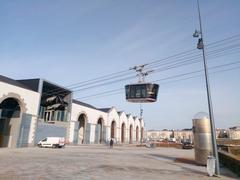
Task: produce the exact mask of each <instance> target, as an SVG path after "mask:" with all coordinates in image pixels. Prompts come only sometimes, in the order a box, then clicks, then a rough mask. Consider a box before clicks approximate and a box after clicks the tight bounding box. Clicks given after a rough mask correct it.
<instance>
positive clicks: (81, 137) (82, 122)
mask: <svg viewBox="0 0 240 180" xmlns="http://www.w3.org/2000/svg"><path fill="white" fill-rule="evenodd" d="M78 122H79V125H78V144H84V143H86V128H87V115H86V113H84V112H82V113H80V114H79V116H78Z"/></svg>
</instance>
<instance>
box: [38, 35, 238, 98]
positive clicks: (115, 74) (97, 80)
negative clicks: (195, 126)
mask: <svg viewBox="0 0 240 180" xmlns="http://www.w3.org/2000/svg"><path fill="white" fill-rule="evenodd" d="M238 36H239V35H235V36H232V37H229V38H225V39H223V40H220V41H216V43H222V42H223V41H229V40H231V41H233V40H234V38H238ZM214 44H215V42H214V43H210V45H209V46H212V45H214ZM235 45H236V44H235ZM235 45H232V46H231V47H232V48H234V46H235ZM226 48H229V46H228V47H225V49H224V48H222V49H220V50H214V51H211V52H217V51H226ZM194 50H195V49H194ZM194 50H188V51H185V52H182V53H178V54H175V55H173V56H169V57H167V58H163V59H161V60H157V61H153V62H150V63H148V64H147V65H151V64H154V63H159V62H163V61H165V60H167V59H170V58H173V57H178V56H180V55H181V56H180V57H178V58H181V59H183V57H185V56H187V55H191V54H193V51H194ZM198 54H199V53H198ZM191 57H192V58H193V57H198V55H194V56H191ZM188 58H189V57H188ZM181 59H176V60H174V61H173V60H172V61H170V62H168V63H167V64H170V63H173V62H177V61H180V60H181ZM185 59H186V58H185ZM185 61H186V60H185ZM179 63H180V62H179ZM165 64H166V63H165ZM160 65H163V64H159V65H155V66H153V65H152V67H157V66H160ZM150 67H151V66H150ZM123 73H124V74H123ZM128 74H130V72H129V70H124V71H119V72H116V73H111V74H108V75H105V76H100V77H98V78H94V79H92V80H86V81H83V82H80V83H75V84H73V85H75V86H74V87H73V88H72V89H75V88H79V87H82V86H87V85H91V84H96V83H99V82H102V81H107V80H112V79H115V78H118V77H119V75H121V76H126V75H128ZM111 75H114V76H113V77H111ZM131 77H135V76H131ZM102 78H104V79H102ZM128 78H129V79H130V77H127V78H122V79H124V80H127V79H128ZM120 80H121V79H120ZM116 81H119V80H116ZM109 83H110V84H111V82H109ZM80 84H82V85H80ZM106 84H108V83H104V85H106ZM77 85H78V86H77ZM97 86H98V85H95V86H90V87H88V88H93V87H97ZM56 89H57V88H56ZM83 89H84V90H85V89H87V88H82V89H79V90H77V91H80V90H83ZM50 91H51V92H52V93H48V92H50ZM50 91H48V92H45V93H43V95H51V94H53V93H61V92H65V91H62V90H61V91H55V90H50ZM73 92H74V91H73Z"/></svg>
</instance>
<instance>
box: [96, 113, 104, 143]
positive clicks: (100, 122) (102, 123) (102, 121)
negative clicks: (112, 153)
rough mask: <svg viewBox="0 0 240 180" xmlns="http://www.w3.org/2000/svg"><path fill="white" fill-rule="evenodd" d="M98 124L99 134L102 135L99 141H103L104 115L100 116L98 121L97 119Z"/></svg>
mask: <svg viewBox="0 0 240 180" xmlns="http://www.w3.org/2000/svg"><path fill="white" fill-rule="evenodd" d="M97 125H98V126H99V131H100V133H99V135H100V138H99V142H98V143H103V141H104V137H103V127H104V119H103V117H102V116H100V117H99V118H98V121H97Z"/></svg>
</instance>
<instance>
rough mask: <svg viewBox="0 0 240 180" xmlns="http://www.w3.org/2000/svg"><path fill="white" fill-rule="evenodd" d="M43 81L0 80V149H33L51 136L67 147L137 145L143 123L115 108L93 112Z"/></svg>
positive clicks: (93, 110) (66, 90)
mask: <svg viewBox="0 0 240 180" xmlns="http://www.w3.org/2000/svg"><path fill="white" fill-rule="evenodd" d="M72 94H73V92H72V91H71V90H69V89H67V88H65V87H62V86H59V85H56V84H55V83H52V82H49V81H47V80H44V79H26V80H14V79H10V78H8V77H5V76H0V147H24V146H34V145H35V144H36V143H37V142H38V141H39V140H41V139H42V138H45V137H50V136H61V137H65V138H66V140H67V141H68V142H69V143H70V144H101V143H107V142H108V141H109V140H110V138H113V139H114V140H115V142H116V143H122V144H126V143H138V142H140V141H142V139H143V136H144V121H143V119H139V118H138V117H135V116H134V117H133V116H132V115H131V114H126V113H125V112H123V111H121V112H119V111H118V110H117V109H116V107H110V108H96V107H94V106H92V105H89V104H86V103H84V102H80V101H77V100H74V99H72Z"/></svg>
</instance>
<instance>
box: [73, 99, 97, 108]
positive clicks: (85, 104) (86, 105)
mask: <svg viewBox="0 0 240 180" xmlns="http://www.w3.org/2000/svg"><path fill="white" fill-rule="evenodd" d="M72 102H73V103H75V104H78V105H81V106H85V107H88V108H92V109H97V108H96V107H94V106H92V105H90V104H87V103H84V102H81V101H78V100H76V99H73V101H72Z"/></svg>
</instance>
